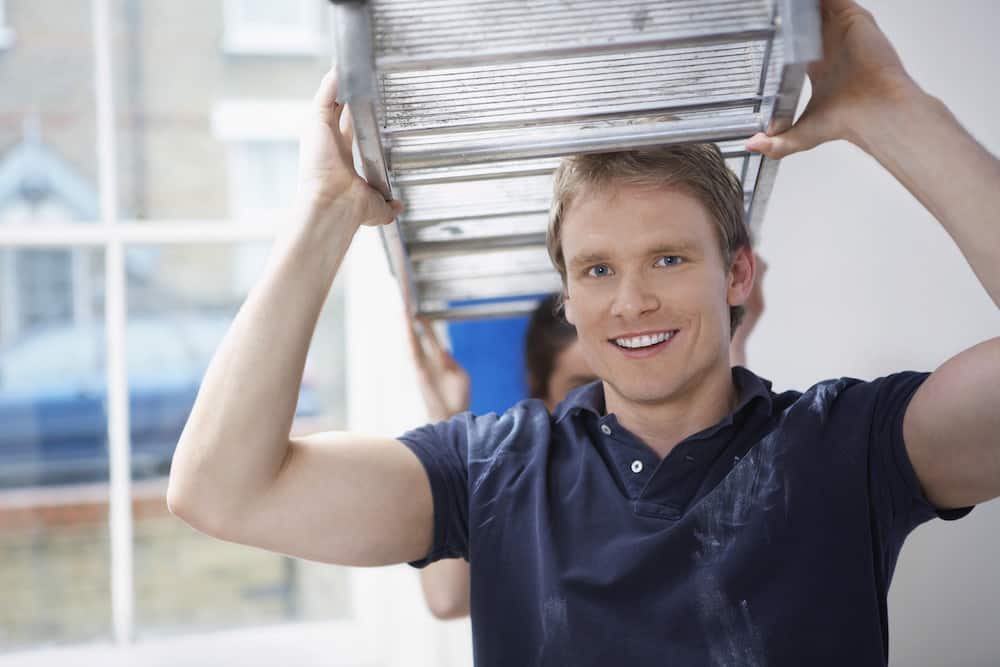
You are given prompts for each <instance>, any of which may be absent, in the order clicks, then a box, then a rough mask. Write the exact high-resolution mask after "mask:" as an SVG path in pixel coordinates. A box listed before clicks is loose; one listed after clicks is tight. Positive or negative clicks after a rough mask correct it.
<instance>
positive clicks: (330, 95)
mask: <svg viewBox="0 0 1000 667" xmlns="http://www.w3.org/2000/svg"><path fill="white" fill-rule="evenodd" d="M336 103H337V70H336V68H333V69H331V70H329V71H328V72H327V73H326V74H324V75H323V78H322V79H321V80H320V82H319V88H318V89H317V90H316V94H315V95H313V104H315V105H316V107H317V108H320V109H331V110H332V109H333V106H334V105H335V104H336Z"/></svg>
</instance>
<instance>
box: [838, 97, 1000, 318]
mask: <svg viewBox="0 0 1000 667" xmlns="http://www.w3.org/2000/svg"><path fill="white" fill-rule="evenodd" d="M860 125H861V126H860V127H859V128H858V129H857V131H856V133H855V136H854V137H853V138H852V141H854V143H856V144H857V145H858V146H860V147H861V148H862V149H863V150H865V151H866V152H868V153H869V154H870V155H872V156H873V157H874V158H875V159H876V160H878V161H879V163H881V164H882V165H883V166H884V167H885V168H886V169H887V170H888V171H889V172H891V173H892V175H893V176H895V177H896V179H897V180H899V182H900V183H902V184H903V186H904V187H906V189H907V190H909V191H910V192H911V193H912V194H913V196H914V197H916V198H917V199H918V200H919V201H920V202H921V203H922V204H923V205H924V206H925V207H926V208H927V210H928V211H930V212H931V214H932V215H934V217H935V218H937V220H938V221H939V222H940V223H941V225H942V226H943V227H944V228H945V230H946V231H947V232H948V234H950V235H951V237H952V239H954V241H955V243H956V244H957V245H958V247H959V249H960V250H961V251H962V254H963V255H964V256H965V258H966V260H967V261H968V262H969V264H970V266H971V267H972V270H973V271H974V272H975V274H976V276H977V277H978V278H979V280H980V282H982V284H983V286H984V287H985V288H986V291H987V292H988V293H989V295H990V297H991V298H992V299H993V302H994V303H995V304H997V306H998V307H1000V213H998V211H1000V161H998V160H997V159H996V158H995V157H994V156H993V155H991V154H990V153H989V152H988V151H987V150H986V149H985V148H983V146H981V145H980V144H979V143H978V142H977V141H976V140H975V139H974V138H973V137H972V136H971V135H970V134H969V133H968V132H966V130H965V129H964V128H963V127H962V126H961V125H960V124H959V123H958V121H957V120H956V119H955V117H954V116H953V115H952V113H951V112H950V111H949V110H948V108H947V107H946V106H945V105H944V104H942V103H941V102H940V101H939V100H937V99H936V98H934V97H931V96H929V95H927V94H925V93H923V91H921V90H920V89H919V88H917V87H916V86H915V85H914V86H912V87H910V88H907V89H906V90H905V91H904V92H903V93H901V94H900V95H899V96H898V97H897V99H895V100H893V103H892V104H891V105H890V106H889V107H888V108H887V109H885V110H884V112H883V113H880V114H878V115H877V116H876V117H875V118H874V119H873V120H872V121H870V122H868V123H864V124H860Z"/></svg>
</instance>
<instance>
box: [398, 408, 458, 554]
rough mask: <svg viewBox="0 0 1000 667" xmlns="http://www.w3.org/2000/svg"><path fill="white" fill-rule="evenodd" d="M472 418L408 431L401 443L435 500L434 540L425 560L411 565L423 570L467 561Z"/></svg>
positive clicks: (456, 418) (401, 437) (454, 418)
mask: <svg viewBox="0 0 1000 667" xmlns="http://www.w3.org/2000/svg"><path fill="white" fill-rule="evenodd" d="M471 419H472V416H471V414H469V413H463V414H460V415H457V416H455V417H453V418H452V419H450V420H448V421H445V422H440V423H438V424H427V425H426V426H421V427H420V428H417V429H413V430H412V431H408V432H406V433H404V434H403V435H402V436H400V437H399V441H400V442H402V443H403V444H404V445H406V446H407V447H409V448H410V450H411V451H412V452H413V453H414V454H415V455H416V456H417V458H418V459H420V462H421V463H422V464H423V466H424V471H425V472H426V473H427V479H428V481H429V482H430V485H431V495H432V497H433V499H434V539H433V542H432V544H431V550H430V553H428V554H427V556H426V557H424V558H422V559H420V560H417V561H413V562H411V563H410V565H412V566H413V567H417V568H423V567H426V566H427V565H430V564H431V563H433V562H434V561H437V560H440V559H442V558H465V559H466V560H468V557H469V556H468V551H469V544H468V542H469V539H468V534H469V531H468V516H469V491H468V477H469V473H468V449H469V443H468V433H469V428H468V424H469V421H470V420H471Z"/></svg>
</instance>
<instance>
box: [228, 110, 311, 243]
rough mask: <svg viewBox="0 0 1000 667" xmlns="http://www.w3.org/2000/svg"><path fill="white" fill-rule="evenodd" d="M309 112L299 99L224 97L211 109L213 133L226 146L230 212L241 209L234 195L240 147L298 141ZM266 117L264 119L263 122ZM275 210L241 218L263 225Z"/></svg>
mask: <svg viewBox="0 0 1000 667" xmlns="http://www.w3.org/2000/svg"><path fill="white" fill-rule="evenodd" d="M308 113H309V103H308V102H304V101H302V100H288V99H285V100H223V101H221V102H218V103H216V105H215V107H214V108H213V109H212V121H211V122H212V135H213V136H214V137H215V138H216V139H218V140H219V141H221V142H223V143H225V144H226V145H227V147H228V151H227V153H228V156H227V159H228V188H229V202H228V207H229V212H230V215H231V216H232V215H234V214H236V213H237V212H239V211H240V209H241V207H240V206H239V204H238V201H237V198H238V195H239V192H238V188H237V180H238V178H237V177H238V173H239V172H240V170H241V169H242V168H243V167H244V166H245V165H243V164H241V162H242V160H243V156H242V149H243V147H244V146H245V144H247V143H251V142H258V141H259V142H283V143H297V142H298V140H299V134H300V132H301V128H302V124H303V122H304V121H305V120H306V118H307V116H308ZM262 119H266V122H262ZM289 203H290V202H289ZM274 213H275V212H274V211H261V213H260V215H261V218H257V217H256V216H253V217H248V216H247V215H246V214H245V213H244V215H242V216H241V218H240V219H241V220H243V221H246V222H250V223H260V224H264V223H265V222H266V220H267V219H270V220H271V221H272V224H273V221H274Z"/></svg>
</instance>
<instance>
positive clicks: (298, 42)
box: [222, 34, 323, 56]
mask: <svg viewBox="0 0 1000 667" xmlns="http://www.w3.org/2000/svg"><path fill="white" fill-rule="evenodd" d="M222 51H223V53H227V54H230V55H236V56H316V55H319V54H321V53H323V44H322V42H321V41H320V39H319V36H318V35H315V34H309V35H289V36H273V37H272V36H268V37H265V36H261V37H251V36H245V37H244V36H237V35H229V36H226V37H223V39H222Z"/></svg>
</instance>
